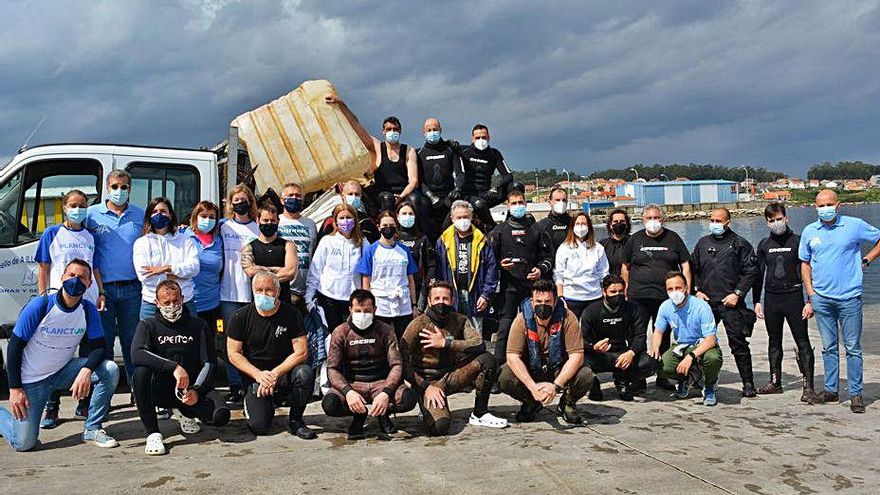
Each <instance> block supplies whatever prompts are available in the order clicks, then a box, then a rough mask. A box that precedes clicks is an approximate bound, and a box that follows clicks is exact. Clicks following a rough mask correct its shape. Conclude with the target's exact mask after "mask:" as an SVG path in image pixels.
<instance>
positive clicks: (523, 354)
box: [498, 280, 593, 424]
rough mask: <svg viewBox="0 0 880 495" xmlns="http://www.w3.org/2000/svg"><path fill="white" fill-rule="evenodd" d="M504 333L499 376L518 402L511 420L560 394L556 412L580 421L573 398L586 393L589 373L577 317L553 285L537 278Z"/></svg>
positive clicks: (528, 416)
mask: <svg viewBox="0 0 880 495" xmlns="http://www.w3.org/2000/svg"><path fill="white" fill-rule="evenodd" d="M520 311H521V312H520V314H518V315H517V317H516V319H515V320H513V326H511V328H510V336H509V337H508V338H507V364H505V365H504V366H502V367H501V376H500V378H499V379H498V382H499V385H500V388H501V391H502V392H504V393H506V394H507V395H509V396H511V397H513V398H514V399H516V400H518V401H520V402H522V406H521V407H520V409H519V412H517V414H516V420H517V421H519V422H520V423H527V422H530V421H534V420H535V416H536V415H537V414H538V411H540V410H541V407H543V406H546V405H549V404H551V403H552V402H553V399H554V398H556V395H557V394H560V397H559V405H558V406H557V413H558V414H559V415H561V416H562V419H564V420H565V421H566V422H567V423H571V424H581V423H583V422H584V420H583V418H582V417H581V416H580V414H579V413H578V410H577V406H576V404H577V401H578V399H580V398H581V397H583V396H585V395H587V392H588V391H589V390H590V385H591V384H592V383H593V372H592V371H590V368H588V367H586V366H584V339H583V338H582V337H581V332H580V328H579V326H578V321H577V317H576V316H575V315H574V313H572V312H571V311H569V310H568V309H566V308H565V305H564V304H563V303H562V301H560V300H559V298H558V297H556V286H555V285H553V282H550V281H549V280H538V281H537V282H535V284H534V285H533V286H532V297H531V298H530V299H526V300H525V301H523V302H522V304H521V305H520Z"/></svg>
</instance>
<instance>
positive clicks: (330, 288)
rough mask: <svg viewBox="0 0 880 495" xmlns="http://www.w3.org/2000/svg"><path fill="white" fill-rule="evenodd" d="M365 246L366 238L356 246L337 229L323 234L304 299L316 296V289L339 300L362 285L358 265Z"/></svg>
mask: <svg viewBox="0 0 880 495" xmlns="http://www.w3.org/2000/svg"><path fill="white" fill-rule="evenodd" d="M367 246H369V243H367V241H366V239H363V240H362V241H361V245H360V246H356V245H355V244H354V243H353V242H352V241H351V240H350V239H346V238H345V237H343V236H342V234H340V233H339V232H337V233H335V234H333V235H326V236H324V237H322V238H321V242H319V243H318V248H317V249H315V254H314V255H312V263H311V265H310V266H309V276H308V279H307V280H306V296H305V297H306V302H310V301H312V300H313V299H315V293H316V292H320V293H321V294H324V295H325V296H327V297H329V298H331V299H336V300H338V301H348V297H349V296H350V295H351V293H352V292H354V290H355V289H360V288H361V275H360V273H358V272H357V267H358V263H359V262H360V260H361V253H362V252H363V251H364V249H366V248H367Z"/></svg>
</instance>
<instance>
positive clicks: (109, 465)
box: [0, 305, 880, 495]
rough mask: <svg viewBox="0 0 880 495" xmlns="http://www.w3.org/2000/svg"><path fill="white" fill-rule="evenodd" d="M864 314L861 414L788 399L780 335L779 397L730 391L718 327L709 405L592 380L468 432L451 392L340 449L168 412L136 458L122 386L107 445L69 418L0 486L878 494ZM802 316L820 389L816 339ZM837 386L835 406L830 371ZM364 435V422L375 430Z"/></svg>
mask: <svg viewBox="0 0 880 495" xmlns="http://www.w3.org/2000/svg"><path fill="white" fill-rule="evenodd" d="M878 316H880V305H878V306H873V307H869V308H866V311H865V333H864V339H863V341H864V346H865V381H866V385H865V393H864V395H865V399H866V403H867V404H868V413H867V414H864V415H855V414H852V413H850V411H849V404H848V402H844V403H841V404H837V405H822V406H809V405H805V404H802V403H800V402H799V401H798V399H799V397H800V380H799V377H798V376H797V367H796V364H795V361H794V353H793V352H792V349H793V348H794V344H793V342H792V340H791V338H790V336H787V337H786V339H785V350H786V355H785V363H784V365H783V368H784V369H783V371H784V372H785V375H784V386H785V389H786V391H785V393H784V394H782V395H773V396H762V397H758V398H755V399H742V398H741V397H740V387H739V380H738V376H737V374H736V368H735V366H734V363H733V360H732V359H728V357H729V355H730V354H729V348H728V347H727V341H726V339H725V337H724V336H723V335H722V336H721V342H722V349H723V350H724V353H725V363H724V369H723V372H722V376H721V382H720V388H719V401H720V403H719V404H718V406H717V407H714V408H709V407H705V406H703V405H701V404H700V402H699V399H698V398H697V397H694V398H693V399H689V400H684V401H672V400H671V399H670V398H669V397H668V394H667V393H665V392H663V393H661V392H656V391H655V390H654V386H653V385H652V384H649V392H648V394H647V396H646V397H645V398H643V399H640V398H637V399H636V401H635V402H632V403H625V402H622V401H620V400H617V397H616V393H615V392H614V389H613V386H611V384H610V383H608V382H610V380H609V379H608V377H607V376H606V375H603V379H604V381H605V383H604V390H605V396H606V400H605V401H604V402H601V403H590V402H587V403H586V404H582V405H581V410H582V411H583V412H584V413H585V415H586V416H587V417H588V418H589V424H588V425H587V426H586V427H570V426H567V425H564V424H560V423H558V422H557V420H556V419H555V417H554V416H553V415H552V414H549V413H545V414H543V415H542V416H541V417H540V421H539V422H537V423H533V424H528V425H519V424H513V425H512V426H511V427H510V428H508V429H506V430H501V431H499V430H490V429H484V428H476V427H472V426H468V425H467V424H466V420H467V416H468V414H469V412H470V407H471V406H472V404H473V403H472V395H470V394H468V395H464V394H462V395H457V396H454V397H453V398H452V401H451V403H452V406H453V410H454V411H455V417H456V422H455V425H454V427H453V434H452V435H451V436H449V437H445V438H428V437H425V436H424V435H423V434H422V432H421V428H420V426H419V423H418V421H417V418H416V416H415V413H408V414H406V415H403V416H401V417H399V418H398V419H397V424H398V426H399V427H400V428H401V429H402V430H403V432H402V433H400V434H399V435H400V438H396V439H394V440H393V441H391V442H381V441H379V440H377V439H376V438H372V439H369V440H366V441H360V442H349V441H347V440H346V438H345V433H344V430H345V427H346V426H347V424H348V423H347V420H337V419H331V418H327V417H325V416H324V415H323V414H322V412H321V409H320V404H319V403H313V404H311V405H310V406H309V408H308V410H307V411H306V419H307V421H308V423H309V424H311V425H312V426H314V427H316V428H319V429H320V430H321V433H320V435H319V437H318V439H317V440H313V441H303V440H299V439H297V438H294V437H292V436H291V435H289V434H288V433H287V432H286V431H285V430H284V426H285V425H286V418H285V417H283V416H281V417H278V418H277V419H276V423H275V426H276V428H277V433H276V434H274V435H271V436H268V437H263V438H259V439H257V438H255V437H254V436H253V435H251V434H250V433H249V432H248V430H247V428H246V427H245V425H244V423H243V420H242V419H241V418H242V416H241V411H236V412H235V413H234V415H233V421H232V423H231V424H230V425H229V426H227V427H225V428H222V429H211V428H205V429H204V430H203V432H202V433H199V434H197V435H192V436H188V437H184V436H182V435H181V433H180V430H179V427H178V426H177V423H176V421H173V420H172V421H163V422H161V426H162V429H163V432H164V434H165V435H166V441H167V442H168V447H169V453H168V455H166V456H164V457H159V458H155V457H147V456H145V455H144V453H143V448H144V438H143V430H142V428H141V425H140V423H139V421H138V418H137V415H136V412H135V411H134V409H133V408H130V407H127V406H124V407H123V404H127V400H128V394H122V393H120V394H117V395H116V397H115V399H114V405H115V407H114V410H113V411H112V412H111V413H110V416H109V419H108V421H107V422H106V425H105V427H106V429H107V431H108V432H109V433H110V434H111V435H113V436H115V437H116V438H117V439H118V440H119V441H120V444H121V446H120V447H118V448H115V449H110V450H102V449H99V448H97V447H95V446H93V445H84V444H81V443H80V432H81V428H82V424H81V422H79V421H67V422H65V423H64V424H63V425H61V426H60V427H59V428H57V429H55V430H51V431H42V432H41V441H42V445H41V446H39V447H38V449H37V450H35V451H33V452H28V453H21V454H17V453H14V452H13V451H12V450H11V449H9V448H8V446H6V445H0V466H2V468H0V479H2V483H0V493H15V494H28V493H37V492H39V493H62V490H63V491H65V492H67V493H89V494H99V493H134V492H138V493H171V492H186V493H193V494H201V493H205V494H218V493H286V494H290V493H358V494H365V493H389V492H392V493H393V492H396V493H401V494H403V493H406V494H411V493H413V494H420V493H430V494H444V493H505V494H510V493H530V494H543V493H593V494H596V493H612V494H633V493H646V492H648V493H652V494H656V495H660V494H667V493H669V494H672V493H700V494H725V493H726V494H730V493H737V494H800V495H806V494H811V493H831V492H835V493H840V494H848V493H877V488H876V486H877V484H878V482H880V465H878V463H877V461H876V458H877V455H878V453H880V447H878V440H880V426H878V421H877V417H878V414H880V405H878V404H874V402H875V401H876V400H877V398H878V397H880V339H878V338H877V337H876V335H877V329H878V324H876V323H875V322H876V321H877V320H878ZM810 325H811V337H812V339H813V345H814V347H816V348H817V353H816V355H817V367H818V369H817V373H816V377H817V388H819V389H821V383H822V381H821V370H822V366H821V354H820V352H819V350H818V349H819V348H821V344H820V340H819V338H818V335H817V334H816V330H815V324H814V323H812V322H811V324H810ZM722 334H723V332H722ZM766 343H767V337H766V333H765V331H764V328H763V325H762V323H761V322H759V323H758V326H756V328H755V336H754V338H753V339H752V349H753V352H754V364H755V368H756V372H757V376H756V379H757V382H758V384H759V385H760V384H761V383H764V382H765V381H766V379H767V369H768V367H767V353H766ZM844 366H845V365H844V363H843V360H841V367H842V369H845V368H844ZM844 377H845V374H844ZM841 390H842V393H841V399H842V400H844V401H847V400H848V394H847V393H846V392H845V390H846V385H845V379H844V380H843V384H842V385H841ZM3 405H4V406H7V405H8V403H6V402H4V403H3ZM73 405H74V404H73V401H72V400H70V399H65V400H64V401H63V411H62V412H63V416H64V417H67V418H70V417H71V414H72V408H73ZM490 405H491V407H492V408H493V410H494V411H495V412H496V414H501V415H503V416H506V417H508V418H509V419H511V421H512V420H513V415H514V413H515V412H516V410H517V405H516V403H515V402H514V401H512V400H511V399H509V398H508V397H505V396H493V397H492V401H491V404H490ZM279 413H280V414H284V413H283V412H282V411H281V410H279ZM369 428H370V431H371V432H375V431H377V427H376V425H375V424H370V425H369ZM871 487H874V488H871Z"/></svg>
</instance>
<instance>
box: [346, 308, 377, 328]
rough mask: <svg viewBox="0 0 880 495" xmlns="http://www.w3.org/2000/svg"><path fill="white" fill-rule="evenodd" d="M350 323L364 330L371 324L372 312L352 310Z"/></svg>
mask: <svg viewBox="0 0 880 495" xmlns="http://www.w3.org/2000/svg"><path fill="white" fill-rule="evenodd" d="M351 324H352V325H354V326H355V327H357V328H358V330H366V329H367V328H369V327H370V325H372V324H373V313H361V312H359V311H357V312H354V313H352V314H351Z"/></svg>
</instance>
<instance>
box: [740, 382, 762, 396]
mask: <svg viewBox="0 0 880 495" xmlns="http://www.w3.org/2000/svg"><path fill="white" fill-rule="evenodd" d="M757 395H758V391H757V390H755V384H754V383H752V382H746V383H743V391H742V396H743V397H756V396H757Z"/></svg>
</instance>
